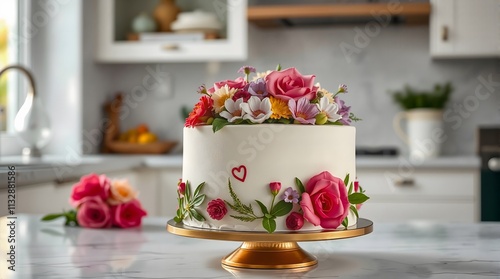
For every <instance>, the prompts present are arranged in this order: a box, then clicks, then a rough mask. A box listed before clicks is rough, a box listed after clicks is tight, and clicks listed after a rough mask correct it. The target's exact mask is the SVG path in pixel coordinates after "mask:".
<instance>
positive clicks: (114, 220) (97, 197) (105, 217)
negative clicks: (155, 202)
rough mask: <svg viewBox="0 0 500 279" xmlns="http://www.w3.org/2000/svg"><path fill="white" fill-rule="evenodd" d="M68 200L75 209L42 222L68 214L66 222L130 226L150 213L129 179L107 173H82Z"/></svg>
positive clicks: (133, 225)
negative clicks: (143, 205) (110, 176)
mask: <svg viewBox="0 0 500 279" xmlns="http://www.w3.org/2000/svg"><path fill="white" fill-rule="evenodd" d="M69 202H70V204H71V205H72V206H73V207H74V208H75V209H74V210H70V211H67V212H63V213H57V214H49V215H46V216H44V217H43V218H42V221H50V220H54V219H57V218H60V217H65V218H66V225H76V226H82V227H86V228H109V227H111V226H116V227H120V228H131V227H137V226H140V225H141V221H142V217H144V216H146V215H147V212H146V211H145V210H144V208H142V205H141V203H140V202H139V200H138V199H137V192H136V191H135V190H134V189H133V188H132V187H131V186H130V184H129V183H128V181H127V180H120V179H115V180H111V179H109V178H108V177H106V176H105V175H97V174H89V175H87V176H83V177H82V178H81V179H80V181H79V182H78V183H76V184H75V185H74V186H73V189H72V191H71V197H70V200H69Z"/></svg>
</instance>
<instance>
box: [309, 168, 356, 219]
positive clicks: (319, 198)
mask: <svg viewBox="0 0 500 279" xmlns="http://www.w3.org/2000/svg"><path fill="white" fill-rule="evenodd" d="M305 188H306V191H305V192H304V193H303V194H302V200H301V201H300V206H301V207H302V210H303V211H304V218H305V219H306V220H307V221H309V222H310V223H311V224H313V225H315V226H318V225H320V226H321V227H322V228H325V229H336V228H337V227H338V226H339V225H340V224H341V223H342V221H343V220H344V219H345V217H346V216H347V214H348V213H349V206H350V203H349V200H348V198H347V189H346V187H345V185H344V182H343V181H342V179H340V178H338V177H335V176H333V175H332V174H331V173H329V172H327V171H324V172H322V173H320V174H318V175H315V176H314V177H312V178H311V179H310V180H309V181H308V182H307V184H306V187H305Z"/></svg>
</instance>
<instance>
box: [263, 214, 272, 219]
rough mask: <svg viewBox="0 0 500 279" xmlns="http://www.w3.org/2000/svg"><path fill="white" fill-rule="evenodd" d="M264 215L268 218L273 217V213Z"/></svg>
mask: <svg viewBox="0 0 500 279" xmlns="http://www.w3.org/2000/svg"><path fill="white" fill-rule="evenodd" d="M264 217H265V218H268V219H273V215H271V214H269V213H266V214H264Z"/></svg>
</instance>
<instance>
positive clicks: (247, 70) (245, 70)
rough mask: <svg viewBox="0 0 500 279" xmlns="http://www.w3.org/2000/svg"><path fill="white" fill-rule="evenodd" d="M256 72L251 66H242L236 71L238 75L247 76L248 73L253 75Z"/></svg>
mask: <svg viewBox="0 0 500 279" xmlns="http://www.w3.org/2000/svg"><path fill="white" fill-rule="evenodd" d="M255 72H256V70H255V68H254V67H252V66H243V67H241V68H240V69H239V70H238V73H241V74H245V75H249V74H250V73H255Z"/></svg>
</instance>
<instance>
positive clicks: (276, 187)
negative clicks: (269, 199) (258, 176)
mask: <svg viewBox="0 0 500 279" xmlns="http://www.w3.org/2000/svg"><path fill="white" fill-rule="evenodd" d="M269 189H271V193H272V194H273V195H275V196H276V195H277V194H278V193H279V192H280V190H281V183H280V182H271V183H269Z"/></svg>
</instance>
